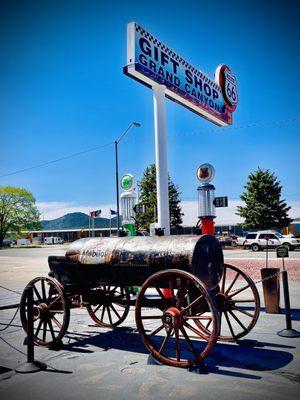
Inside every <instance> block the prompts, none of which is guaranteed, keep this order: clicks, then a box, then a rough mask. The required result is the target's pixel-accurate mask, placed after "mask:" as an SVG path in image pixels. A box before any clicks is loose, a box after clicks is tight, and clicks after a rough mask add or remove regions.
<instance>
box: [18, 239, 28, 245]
mask: <svg viewBox="0 0 300 400" xmlns="http://www.w3.org/2000/svg"><path fill="white" fill-rule="evenodd" d="M29 244H30V240H29V239H17V246H28V245H29Z"/></svg>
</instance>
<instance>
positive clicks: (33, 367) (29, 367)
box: [15, 285, 47, 374]
mask: <svg viewBox="0 0 300 400" xmlns="http://www.w3.org/2000/svg"><path fill="white" fill-rule="evenodd" d="M25 292H26V298H27V362H25V363H23V364H21V365H19V366H18V367H17V368H15V371H16V372H19V373H23V374H27V373H31V372H37V371H41V370H44V369H46V368H47V366H46V364H44V363H41V362H39V361H34V331H33V330H34V327H33V286H32V285H29V286H27V287H26V288H25Z"/></svg>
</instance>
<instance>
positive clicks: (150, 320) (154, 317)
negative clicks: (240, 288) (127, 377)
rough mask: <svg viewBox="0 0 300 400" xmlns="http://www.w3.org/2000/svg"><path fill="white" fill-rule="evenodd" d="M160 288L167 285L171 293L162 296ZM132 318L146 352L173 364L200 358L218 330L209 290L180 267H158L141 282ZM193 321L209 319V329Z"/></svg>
mask: <svg viewBox="0 0 300 400" xmlns="http://www.w3.org/2000/svg"><path fill="white" fill-rule="evenodd" d="M161 288H169V289H170V293H171V296H168V298H166V297H165V296H164V294H163V292H162V290H161ZM169 297H171V298H169ZM135 319H136V325H137V329H138V331H139V333H140V335H141V338H142V341H143V343H144V344H145V346H146V347H147V349H148V350H149V351H150V353H151V354H152V355H153V356H154V357H155V358H156V359H158V360H159V361H161V362H163V363H166V364H169V365H172V366H176V367H187V366H190V365H193V364H196V363H197V362H199V361H201V360H203V359H204V357H205V356H206V355H207V354H208V353H209V352H210V351H211V350H212V348H213V346H214V344H215V343H216V341H217V337H218V332H219V319H218V312H217V309H216V307H215V304H214V301H213V300H212V298H211V296H210V294H209V292H208V291H207V290H206V289H205V287H204V286H203V284H202V283H201V281H200V280H199V279H198V278H196V277H195V276H194V275H192V274H190V273H188V272H185V271H180V270H166V271H160V272H157V273H155V274H154V275H152V276H151V277H150V278H148V279H147V280H146V281H145V282H144V284H143V285H142V287H141V289H140V291H139V294H138V297H137V299H136V305H135ZM197 321H202V323H203V322H204V321H210V326H211V330H210V332H208V333H204V332H203V331H202V330H199V328H198V327H197V324H196V322H197ZM200 339H202V340H200Z"/></svg>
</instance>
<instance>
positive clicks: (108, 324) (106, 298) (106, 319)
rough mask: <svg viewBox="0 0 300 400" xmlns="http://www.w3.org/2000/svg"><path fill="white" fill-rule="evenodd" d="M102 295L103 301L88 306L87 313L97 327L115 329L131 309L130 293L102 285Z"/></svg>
mask: <svg viewBox="0 0 300 400" xmlns="http://www.w3.org/2000/svg"><path fill="white" fill-rule="evenodd" d="M97 290H100V295H101V297H102V298H103V300H102V301H101V302H100V303H99V304H97V305H88V306H87V307H86V308H87V311H88V313H89V314H90V316H91V318H92V319H93V321H95V322H96V324H97V325H99V326H103V327H105V328H114V327H116V326H118V325H120V324H121V323H122V322H123V321H124V320H125V318H126V317H127V315H128V312H129V309H130V293H129V290H128V288H122V287H119V286H105V285H102V286H100V287H99V288H97Z"/></svg>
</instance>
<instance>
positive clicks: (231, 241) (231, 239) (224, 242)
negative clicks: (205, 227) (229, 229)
mask: <svg viewBox="0 0 300 400" xmlns="http://www.w3.org/2000/svg"><path fill="white" fill-rule="evenodd" d="M216 238H217V239H218V241H219V242H220V244H221V246H236V243H235V238H236V236H235V235H217V236H216Z"/></svg>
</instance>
